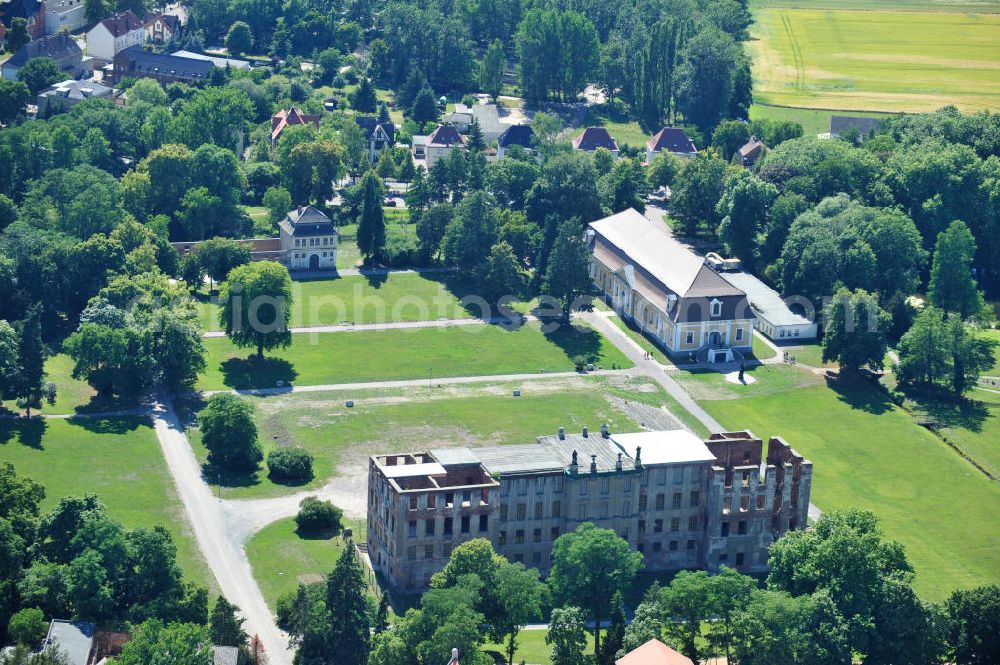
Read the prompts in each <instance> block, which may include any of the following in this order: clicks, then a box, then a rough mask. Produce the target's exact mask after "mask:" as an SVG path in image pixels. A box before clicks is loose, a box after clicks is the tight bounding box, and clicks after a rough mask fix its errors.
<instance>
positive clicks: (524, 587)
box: [487, 561, 542, 665]
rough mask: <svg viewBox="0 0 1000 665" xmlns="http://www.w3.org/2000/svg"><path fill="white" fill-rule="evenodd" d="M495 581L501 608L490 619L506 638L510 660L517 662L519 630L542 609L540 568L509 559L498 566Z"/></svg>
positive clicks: (501, 635) (508, 659) (511, 664)
mask: <svg viewBox="0 0 1000 665" xmlns="http://www.w3.org/2000/svg"><path fill="white" fill-rule="evenodd" d="M494 583H495V585H496V586H495V590H493V591H492V592H493V593H495V594H496V599H497V601H498V603H497V604H498V606H499V607H498V608H497V609H498V612H497V614H496V616H495V617H492V618H491V617H487V618H488V619H489V620H490V621H491V624H492V630H491V632H492V633H493V634H494V635H495V636H496V637H497V638H498V640H500V641H502V639H503V638H504V637H506V643H507V663H508V664H509V665H514V652H515V651H517V634H518V632H519V631H520V630H521V628H523V627H524V626H525V625H527V623H528V622H529V621H531V619H532V618H534V617H536V616H538V614H539V613H540V612H541V601H542V585H541V583H539V581H538V571H537V570H535V569H534V568H526V567H525V566H524V564H521V563H508V562H506V561H505V562H504V563H503V564H501V565H500V567H499V568H498V569H497V571H496V576H495V577H494Z"/></svg>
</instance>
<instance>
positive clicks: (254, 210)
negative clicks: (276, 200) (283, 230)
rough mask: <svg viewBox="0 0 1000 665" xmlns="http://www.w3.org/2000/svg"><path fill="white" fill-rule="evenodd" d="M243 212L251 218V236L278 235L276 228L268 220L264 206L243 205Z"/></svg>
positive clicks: (267, 236)
mask: <svg viewBox="0 0 1000 665" xmlns="http://www.w3.org/2000/svg"><path fill="white" fill-rule="evenodd" d="M243 210H244V212H246V214H247V215H248V216H249V217H250V219H251V220H253V236H254V237H255V238H270V237H273V236H276V235H278V229H277V228H275V226H274V225H273V224H271V222H270V221H269V220H268V218H267V217H268V210H267V208H265V207H264V206H243Z"/></svg>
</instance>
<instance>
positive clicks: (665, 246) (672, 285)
mask: <svg viewBox="0 0 1000 665" xmlns="http://www.w3.org/2000/svg"><path fill="white" fill-rule="evenodd" d="M590 226H591V228H593V229H594V230H595V231H597V232H598V233H599V234H600V235H602V236H604V237H605V238H607V240H608V241H609V242H610V243H611V244H613V245H615V246H616V247H618V248H619V249H620V250H622V251H623V252H625V253H627V254H628V255H629V257H630V258H631V259H632V261H634V262H635V263H637V264H638V265H640V266H642V267H643V268H645V269H646V270H647V271H648V272H649V273H650V274H651V275H653V277H655V278H656V279H658V280H660V281H661V282H663V284H664V285H666V287H667V288H668V289H670V290H671V291H673V292H674V293H676V294H678V295H681V296H683V295H684V294H686V293H687V292H688V290H689V289H690V288H691V285H692V284H693V283H694V280H695V278H696V277H697V276H698V272H699V271H700V270H701V267H702V266H703V265H704V264H705V260H704V259H703V258H701V257H700V256H698V255H697V254H695V253H694V252H692V251H691V250H690V249H688V248H687V247H685V246H684V245H682V244H681V243H680V242H678V241H677V240H676V239H674V237H673V236H672V235H670V232H669V231H667V229H666V227H665V226H664V225H663V223H662V222H654V221H652V220H650V219H647V218H646V217H644V216H643V215H642V213H640V212H639V211H637V210H635V209H634V208H629V209H628V210H623V211H622V212H620V213H617V214H615V215H611V216H610V217H605V218H604V219H599V220H597V221H596V222H591V224H590Z"/></svg>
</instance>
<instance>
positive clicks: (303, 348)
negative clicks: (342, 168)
mask: <svg viewBox="0 0 1000 665" xmlns="http://www.w3.org/2000/svg"><path fill="white" fill-rule="evenodd" d="M292 337H293V341H292V345H291V346H290V347H289V348H287V349H283V350H281V351H273V352H270V353H268V354H267V355H266V356H265V358H264V359H263V360H261V361H258V360H257V359H256V358H249V357H248V356H250V355H251V354H252V351H248V350H246V349H237V348H236V347H235V346H233V344H232V343H231V342H230V341H229V340H228V339H226V338H215V339H207V340H205V346H206V347H207V349H208V369H207V371H206V372H205V373H204V374H202V375H201V377H200V379H199V381H198V388H200V389H202V390H222V389H225V388H237V389H243V388H261V387H273V386H275V385H276V384H277V382H278V381H284V382H285V383H289V382H294V383H295V384H300V385H310V384H313V385H315V384H327V383H345V382H360V381H381V380H385V381H388V380H397V379H420V378H428V380H430V379H433V377H445V376H473V375H474V376H486V375H494V374H515V373H528V372H530V373H538V372H565V371H571V370H572V369H573V361H572V358H573V357H574V356H577V355H582V356H584V357H585V358H586V359H587V360H588V362H593V363H596V364H597V365H599V366H601V367H611V366H612V364H614V365H616V366H618V367H630V366H631V363H630V362H629V360H628V359H627V358H626V357H625V356H624V355H623V354H622V353H621V352H620V351H618V349H616V348H615V347H614V346H613V345H612V344H611V343H610V342H608V341H607V340H605V339H604V338H603V337H601V336H600V335H599V334H598V333H597V332H596V331H593V330H590V329H581V330H579V331H578V330H577V329H576V328H570V327H567V326H563V327H561V328H559V329H558V330H557V331H555V332H552V333H547V334H543V333H542V332H541V331H540V330H539V326H538V325H537V324H527V325H524V326H522V327H521V328H520V329H518V330H516V331H507V330H503V329H502V328H500V327H498V326H492V325H482V326H479V325H477V326H462V327H450V328H418V329H412V330H385V331H377V332H372V331H369V332H343V333H320V334H298V335H293V336H292Z"/></svg>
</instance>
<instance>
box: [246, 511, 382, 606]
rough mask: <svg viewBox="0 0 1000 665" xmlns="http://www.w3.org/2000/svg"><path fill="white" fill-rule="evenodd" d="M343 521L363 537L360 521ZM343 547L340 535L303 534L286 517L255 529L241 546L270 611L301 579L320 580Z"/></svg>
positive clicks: (301, 581)
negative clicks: (306, 535) (314, 535)
mask: <svg viewBox="0 0 1000 665" xmlns="http://www.w3.org/2000/svg"><path fill="white" fill-rule="evenodd" d="M346 525H347V526H350V527H353V529H354V540H355V541H358V540H362V541H363V540H364V539H365V525H364V522H363V521H358V520H348V521H347V523H346ZM345 547H346V542H345V540H344V538H343V537H342V536H340V535H337V536H333V537H330V538H325V537H319V536H317V537H312V536H308V537H305V538H303V537H302V536H300V535H299V533H298V532H297V531H296V528H295V519H294V518H292V517H289V518H287V519H283V520H279V521H277V522H275V523H274V524H269V525H268V526H266V527H264V528H263V529H261V530H260V531H258V532H257V533H255V534H254V535H253V537H252V538H250V540H248V541H247V543H246V546H245V548H244V549H245V551H246V554H247V558H248V559H249V560H250V567H251V568H252V569H253V576H254V578H255V579H256V580H257V584H258V585H259V586H260V592H261V593H262V594H263V595H264V600H266V601H267V604H268V607H270V608H271V611H272V612H273V611H274V609H275V606H276V605H277V602H278V599H279V598H281V597H282V596H283V595H285V594H286V593H289V592H294V591H295V590H296V589H297V588H298V586H299V584H300V583H302V584H309V583H312V582H319V581H322V578H323V577H324V576H326V575H328V574H329V573H330V571H331V570H333V566H334V564H336V563H337V559H338V558H339V557H340V555H341V554H342V553H343V551H344V548H345Z"/></svg>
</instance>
